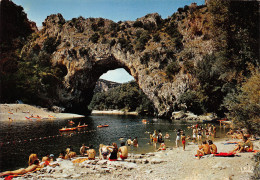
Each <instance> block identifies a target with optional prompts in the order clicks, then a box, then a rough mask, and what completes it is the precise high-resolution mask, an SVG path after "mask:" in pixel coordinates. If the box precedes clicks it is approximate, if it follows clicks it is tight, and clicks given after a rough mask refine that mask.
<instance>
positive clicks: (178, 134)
mask: <svg viewBox="0 0 260 180" xmlns="http://www.w3.org/2000/svg"><path fill="white" fill-rule="evenodd" d="M180 139H181V130H180V129H178V131H177V136H176V147H179V141H180Z"/></svg>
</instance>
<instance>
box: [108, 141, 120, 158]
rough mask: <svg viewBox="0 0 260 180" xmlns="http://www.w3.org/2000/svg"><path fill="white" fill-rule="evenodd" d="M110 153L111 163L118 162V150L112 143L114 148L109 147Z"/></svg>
mask: <svg viewBox="0 0 260 180" xmlns="http://www.w3.org/2000/svg"><path fill="white" fill-rule="evenodd" d="M108 149H109V151H110V157H109V161H117V153H118V148H117V144H116V143H112V146H108Z"/></svg>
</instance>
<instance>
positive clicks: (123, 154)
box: [118, 142, 128, 160]
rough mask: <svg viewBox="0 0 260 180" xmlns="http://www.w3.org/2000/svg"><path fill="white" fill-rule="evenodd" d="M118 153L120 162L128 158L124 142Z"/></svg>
mask: <svg viewBox="0 0 260 180" xmlns="http://www.w3.org/2000/svg"><path fill="white" fill-rule="evenodd" d="M118 152H119V155H120V158H121V159H122V160H124V159H126V158H127V157H128V149H127V147H126V145H125V143H124V142H122V143H121V147H120V148H119V149H118Z"/></svg>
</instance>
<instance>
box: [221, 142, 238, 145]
mask: <svg viewBox="0 0 260 180" xmlns="http://www.w3.org/2000/svg"><path fill="white" fill-rule="evenodd" d="M229 144H238V142H226V143H224V145H229Z"/></svg>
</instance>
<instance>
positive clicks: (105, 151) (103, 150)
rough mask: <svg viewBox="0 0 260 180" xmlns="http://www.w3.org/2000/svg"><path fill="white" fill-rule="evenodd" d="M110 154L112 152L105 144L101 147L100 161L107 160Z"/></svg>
mask: <svg viewBox="0 0 260 180" xmlns="http://www.w3.org/2000/svg"><path fill="white" fill-rule="evenodd" d="M109 153H110V152H109V150H108V146H106V145H104V144H100V145H99V158H100V159H107V157H108V155H109Z"/></svg>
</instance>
